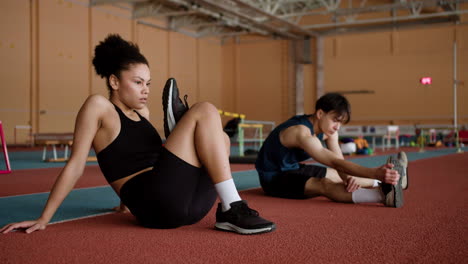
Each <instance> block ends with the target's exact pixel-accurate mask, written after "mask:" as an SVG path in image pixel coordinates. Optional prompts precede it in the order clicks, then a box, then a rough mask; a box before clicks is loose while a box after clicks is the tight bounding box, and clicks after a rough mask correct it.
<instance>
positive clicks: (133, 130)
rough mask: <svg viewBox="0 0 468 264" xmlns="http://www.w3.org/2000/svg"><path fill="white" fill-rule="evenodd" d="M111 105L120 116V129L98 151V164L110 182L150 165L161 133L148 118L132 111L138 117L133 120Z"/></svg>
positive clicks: (154, 160) (158, 150)
mask: <svg viewBox="0 0 468 264" xmlns="http://www.w3.org/2000/svg"><path fill="white" fill-rule="evenodd" d="M114 107H115V110H116V111H117V113H118V114H119V117H120V133H119V135H118V136H117V137H116V138H115V140H114V141H112V143H110V144H109V145H108V146H107V147H105V148H104V149H103V150H102V151H101V152H99V153H98V154H97V160H98V163H99V167H100V168H101V171H102V173H103V174H104V177H106V180H107V181H108V182H109V183H111V182H114V181H116V180H118V179H121V178H123V177H126V176H129V175H131V174H133V173H135V172H138V171H140V170H143V169H145V168H148V167H152V166H153V164H154V163H155V162H156V161H157V160H158V157H159V153H160V151H161V149H162V141H161V137H160V136H159V134H158V132H157V131H156V129H155V128H154V127H153V125H151V123H150V122H149V121H148V120H146V119H145V118H144V117H142V116H141V115H140V114H139V113H138V112H137V111H135V112H136V113H137V115H138V116H139V117H140V121H133V120H131V119H130V118H128V117H127V116H126V115H125V114H124V113H123V112H122V110H120V109H119V108H118V107H117V106H116V105H114Z"/></svg>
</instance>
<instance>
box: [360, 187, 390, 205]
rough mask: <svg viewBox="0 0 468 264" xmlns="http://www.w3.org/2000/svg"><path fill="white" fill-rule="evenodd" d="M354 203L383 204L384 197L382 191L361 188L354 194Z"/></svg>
mask: <svg viewBox="0 0 468 264" xmlns="http://www.w3.org/2000/svg"><path fill="white" fill-rule="evenodd" d="M352 197H353V202H354V203H382V202H383V201H384V198H385V197H384V195H383V193H382V191H380V189H378V188H376V189H364V188H359V189H357V190H356V191H354V192H353V194H352Z"/></svg>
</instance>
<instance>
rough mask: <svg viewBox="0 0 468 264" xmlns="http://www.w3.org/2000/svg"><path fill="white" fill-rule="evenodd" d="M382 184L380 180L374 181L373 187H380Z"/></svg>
mask: <svg viewBox="0 0 468 264" xmlns="http://www.w3.org/2000/svg"><path fill="white" fill-rule="evenodd" d="M381 183H382V182H381V181H379V180H374V185H373V186H372V187H374V188H375V187H379V186H380V184H381Z"/></svg>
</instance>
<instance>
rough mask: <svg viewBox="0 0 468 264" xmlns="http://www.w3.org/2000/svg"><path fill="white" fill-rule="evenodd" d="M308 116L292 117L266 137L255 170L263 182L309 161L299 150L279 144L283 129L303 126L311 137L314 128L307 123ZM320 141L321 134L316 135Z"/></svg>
mask: <svg viewBox="0 0 468 264" xmlns="http://www.w3.org/2000/svg"><path fill="white" fill-rule="evenodd" d="M309 117H310V115H298V116H293V117H292V118H290V119H289V120H287V121H286V122H284V123H282V124H280V125H279V126H277V127H276V128H275V129H273V131H272V132H271V133H270V134H269V135H268V137H267V138H266V140H265V142H263V145H262V148H261V149H260V152H259V153H258V156H257V161H256V162H255V168H256V169H257V172H258V174H259V176H260V180H261V181H263V182H269V181H271V179H272V178H273V177H274V176H275V175H276V174H277V173H279V172H282V171H288V170H296V169H299V162H301V161H304V160H307V159H310V156H309V154H307V153H306V152H305V151H304V150H302V149H299V148H287V147H285V146H283V145H282V144H281V141H280V133H281V131H283V130H284V129H286V128H288V127H291V126H297V125H304V126H306V127H307V128H309V129H310V132H311V133H312V135H313V134H314V133H315V132H314V126H313V125H312V123H311V122H310V121H309ZM317 137H318V138H319V139H320V140H322V139H323V134H319V135H317Z"/></svg>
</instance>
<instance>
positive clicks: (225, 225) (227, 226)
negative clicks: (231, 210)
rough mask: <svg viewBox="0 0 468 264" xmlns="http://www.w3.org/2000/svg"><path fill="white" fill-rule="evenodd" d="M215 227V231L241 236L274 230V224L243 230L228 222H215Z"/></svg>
mask: <svg viewBox="0 0 468 264" xmlns="http://www.w3.org/2000/svg"><path fill="white" fill-rule="evenodd" d="M215 227H216V229H219V230H222V231H229V232H236V233H238V234H241V235H254V234H262V233H268V232H271V231H273V230H275V229H276V227H275V225H274V224H273V225H272V226H269V227H263V228H256V229H245V228H242V227H238V226H236V225H233V224H231V223H229V222H216V224H215Z"/></svg>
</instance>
